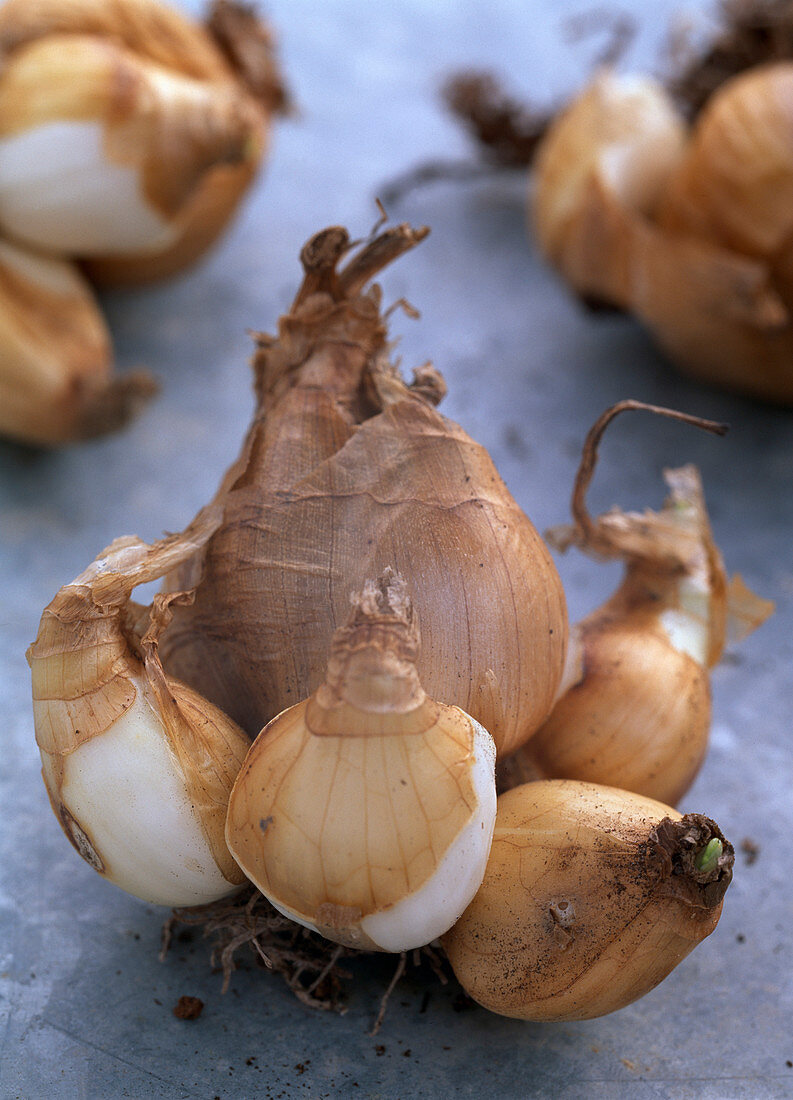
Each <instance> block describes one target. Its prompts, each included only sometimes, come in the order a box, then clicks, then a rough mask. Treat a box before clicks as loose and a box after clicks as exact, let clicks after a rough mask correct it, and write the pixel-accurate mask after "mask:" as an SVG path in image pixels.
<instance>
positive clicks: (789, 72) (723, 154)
mask: <svg viewBox="0 0 793 1100" xmlns="http://www.w3.org/2000/svg"><path fill="white" fill-rule="evenodd" d="M792 97H793V64H791V63H789V62H780V63H778V64H768V65H757V66H755V67H753V68H751V69H749V70H747V71H746V72H744V73H741V74H740V75H738V76H735V77H733V78H732V79H731V80H728V81H727V82H726V83H725V84H723V85H722V86H721V87H720V88H718V89H717V90H716V91H715V92H714V93H713V95H712V96H711V97H710V99H709V100H708V101H707V103H706V104H705V106H704V107H703V110H702V111H701V113H700V114H699V116H698V117H697V120H696V122H695V124H694V126H693V128H692V132H691V137H690V140H689V141H688V144H687V147H686V154H685V157H683V158H682V159H681V162H680V164H679V165H678V166H677V169H676V171H675V172H674V173H673V175H672V177H671V179H670V181H669V186H668V188H667V191H666V193H665V195H664V201H663V204H662V206H661V210H660V212H659V218H658V220H659V224H660V225H661V226H663V227H664V228H668V229H670V230H672V231H673V232H675V233H680V234H684V235H686V236H690V237H698V238H702V239H704V240H706V241H709V242H712V243H714V244H720V245H722V246H723V247H725V248H728V249H731V250H732V251H734V252H737V253H739V254H741V255H744V256H747V257H751V258H754V259H759V260H764V261H766V262H768V263H769V264H770V265H771V266H773V265H774V264H775V263H776V262H777V260H778V259H779V258H780V257H781V256H782V255H783V254H784V252H785V251H786V250H787V251H789V250H790V239H791V234H793V213H791V211H792V210H793V144H791V134H793V106H791V102H792V101H793V100H792Z"/></svg>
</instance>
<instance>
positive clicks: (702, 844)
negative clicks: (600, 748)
mask: <svg viewBox="0 0 793 1100" xmlns="http://www.w3.org/2000/svg"><path fill="white" fill-rule="evenodd" d="M733 860H734V853H733V849H732V845H730V844H729V842H728V841H727V840H725V838H724V837H723V834H722V833H721V831H720V830H719V829H718V826H716V824H715V823H714V822H713V821H711V820H710V819H709V818H706V817H703V816H702V815H699V814H688V815H686V816H685V817H681V816H680V814H678V813H677V812H676V811H675V810H674V809H671V808H670V807H668V806H664V805H663V804H662V803H659V802H656V801H654V800H652V799H647V798H644V797H642V796H640V795H636V794H630V793H628V792H626V791H620V790H616V789H614V788H609V787H604V786H599V785H595V784H588V783H579V782H574V781H566V780H544V781H540V782H536V783H528V784H525V785H523V786H520V787H515V788H513V789H512V790H510V791H507V792H506V793H504V794H502V795H500V796H499V799H498V814H497V818H496V827H495V833H494V836H493V844H492V847H491V851H490V857H489V859H488V865H487V871H486V873H485V877H484V880H483V882H482V885H481V886H480V888H479V891H478V892H477V895H476V897H475V898H474V900H473V902H472V903H471V905H470V906H469V907H468V909H467V910H466V911H465V913H464V914H463V916H462V917H461V918H460V920H459V921H458V922H457V923H456V924H455V925H454V926H453V927H452V929H451V930H450V931H449V932H448V933H446V935H445V936H444V937H443V938H442V944H443V947H444V948H445V950H446V953H447V955H448V957H449V961H450V962H451V965H452V968H453V970H454V972H455V975H456V977H457V979H458V981H459V982H460V984H461V985H462V986H463V988H464V989H465V991H466V993H468V995H469V996H471V997H472V998H473V999H474V1000H475V1001H477V1002H478V1003H479V1004H481V1005H483V1006H484V1007H485V1008H487V1009H489V1010H490V1011H491V1012H496V1013H498V1014H500V1015H503V1016H511V1017H513V1018H517V1019H523V1020H548V1021H551V1020H553V1021H561V1020H586V1019H591V1018H593V1017H596V1016H602V1015H605V1014H606V1013H609V1012H614V1011H616V1010H617V1009H620V1008H623V1007H624V1006H625V1005H628V1004H631V1003H632V1002H633V1001H635V1000H637V999H638V998H639V997H642V996H643V995H644V994H645V993H647V992H649V990H651V989H652V988H653V987H654V986H656V985H657V984H658V983H659V982H660V981H662V980H663V979H664V978H665V977H666V976H667V975H668V974H669V973H670V971H671V970H673V969H674V967H675V966H677V964H678V963H679V962H681V961H682V960H683V959H684V958H685V957H686V955H688V954H689V952H690V951H691V950H693V948H694V947H696V945H697V944H698V943H699V942H700V941H701V940H703V939H704V938H705V937H706V936H708V935H710V933H711V932H712V931H713V930H714V928H715V927H716V925H717V923H718V920H719V916H720V914H721V908H722V900H723V897H724V893H725V891H726V889H727V887H728V886H729V883H730V881H731V878H732V864H733Z"/></svg>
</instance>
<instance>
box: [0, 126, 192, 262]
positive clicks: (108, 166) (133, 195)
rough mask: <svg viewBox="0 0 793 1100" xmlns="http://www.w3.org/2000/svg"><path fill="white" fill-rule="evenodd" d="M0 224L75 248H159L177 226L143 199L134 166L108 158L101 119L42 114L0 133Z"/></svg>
mask: <svg viewBox="0 0 793 1100" xmlns="http://www.w3.org/2000/svg"><path fill="white" fill-rule="evenodd" d="M0 226H1V227H2V228H3V229H4V230H5V231H6V232H7V233H8V234H9V236H12V237H15V238H16V239H18V240H21V241H25V242H26V243H28V244H31V245H33V246H34V247H37V248H42V249H45V250H47V251H50V252H62V253H68V254H71V255H76V256H96V255H106V254H133V255H137V254H139V253H142V252H150V251H157V250H160V249H162V248H165V247H166V246H167V245H169V244H170V243H171V242H172V241H173V240H174V239H175V238H176V234H177V231H176V229H175V228H174V227H173V226H172V225H171V224H170V223H169V222H168V221H167V220H166V219H165V218H164V217H163V216H162V215H161V214H159V213H158V212H157V211H156V210H155V209H154V208H153V207H152V206H151V205H150V204H149V203H148V202H147V201H146V199H145V197H144V195H143V194H142V192H141V179H140V172H139V170H138V169H137V168H136V167H133V166H128V165H121V164H114V163H113V162H112V161H110V160H108V157H107V153H106V152H105V149H104V130H103V127H102V125H101V123H99V122H70V121H67V122H48V123H45V124H43V125H41V126H35V127H33V128H32V129H30V130H25V131H24V132H23V133H20V134H15V135H14V136H13V137H7V138H4V139H3V140H2V141H0Z"/></svg>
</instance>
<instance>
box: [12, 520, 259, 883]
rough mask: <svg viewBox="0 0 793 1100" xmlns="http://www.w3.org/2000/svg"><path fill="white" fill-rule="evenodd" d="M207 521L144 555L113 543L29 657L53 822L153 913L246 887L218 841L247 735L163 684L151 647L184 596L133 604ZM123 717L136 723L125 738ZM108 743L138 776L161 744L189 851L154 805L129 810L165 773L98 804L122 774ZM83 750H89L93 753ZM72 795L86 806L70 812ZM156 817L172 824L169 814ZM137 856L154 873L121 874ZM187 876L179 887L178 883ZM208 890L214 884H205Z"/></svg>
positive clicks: (55, 610) (139, 546) (53, 609)
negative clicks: (136, 593)
mask: <svg viewBox="0 0 793 1100" xmlns="http://www.w3.org/2000/svg"><path fill="white" fill-rule="evenodd" d="M216 523H217V516H216V515H213V513H212V512H211V510H210V511H205V512H203V513H201V514H200V515H199V516H198V517H197V518H196V520H195V521H194V523H193V524H191V526H190V527H189V528H188V529H187V530H186V531H185V532H184V533H183V534H182V535H180V536H178V537H175V536H170V537H168V538H166V539H164V540H163V541H162V542H160V543H156V544H154V545H152V546H149V545H147V544H146V543H143V542H141V541H140V540H139V539H136V538H121V539H117V540H116V541H115V542H114V543H112V544H111V546H109V547H108V548H107V549H106V550H104V551H103V552H102V553H101V554H100V555H99V557H98V558H97V559H96V560H95V561H94V562H93V563H92V564H91V565H90V566H89V567H88V569H86V570H85V571H84V572H83V573H81V574H80V576H79V577H77V578H76V579H75V580H74V581H73V582H72V583H71V584H68V585H65V586H64V587H63V588H62V589H61V590H60V591H59V592H58V593H57V595H56V596H55V598H54V599H53V600H52V602H51V603H50V604H49V606H48V607H47V608H46V609H45V611H44V613H43V614H42V618H41V623H40V626H39V631H38V635H37V637H36V640H35V642H34V643H33V644H32V645H31V646H30V648H29V650H28V661H29V663H30V666H31V671H32V681H33V713H34V722H35V730H36V740H37V743H38V746H39V749H40V751H41V755H42V764H43V769H42V774H43V777H44V781H45V784H46V786H47V791H48V794H49V797H50V801H51V804H52V808H53V811H54V813H55V815H56V817H57V818H58V820H59V822H60V824H61V826H62V827H63V830H64V832H65V833H66V835H67V837H68V838H69V840H70V841H71V842H72V844H73V845H74V847H75V848H76V849H77V851H78V852H79V854H80V855H81V856H82V857H83V858H84V859H85V860H86V861H87V862H88V863H90V864H91V865H92V866H93V867H94V868H95V869H96V870H97V871H99V872H100V873H101V874H102V875H104V876H105V877H107V878H109V879H110V880H111V881H114V882H116V883H117V884H118V885H120V886H122V887H124V888H125V889H130V890H131V892H135V893H139V894H140V896H142V897H144V898H146V899H147V900H151V901H155V902H158V903H161V904H170V905H174V904H190V903H195V902H200V901H211V900H213V898H217V897H219V896H221V895H222V894H224V893H229V892H231V891H232V890H233V889H235V887H237V886H238V885H239V884H240V883H241V882H242V881H243V880H244V876H243V875H242V873H241V872H240V870H239V868H238V867H237V866H236V864H235V863H234V861H233V859H232V858H231V856H230V854H229V852H228V850H227V848H226V844H225V840H224V836H223V832H224V826H225V816H226V807H227V803H228V796H229V793H230V791H231V787H232V784H233V781H234V779H235V777H236V774H237V772H238V770H239V768H240V765H241V764H242V761H243V759H244V756H245V753H246V751H247V749H248V745H249V742H248V738H247V737H246V736H245V734H244V733H243V732H242V731H241V730H240V729H239V728H238V727H237V726H235V725H234V723H232V722H230V721H229V719H228V718H226V716H225V715H223V714H222V713H221V712H220V711H218V709H217V708H216V707H213V706H211V704H208V703H207V702H206V700H204V699H203V698H202V697H201V696H200V695H199V694H198V693H197V692H195V691H193V690H192V689H190V688H187V687H185V686H184V685H182V684H179V683H178V682H176V681H174V680H173V679H172V678H170V677H167V676H166V675H165V673H164V672H163V669H162V665H161V663H160V659H159V653H158V639H159V635H160V633H161V631H162V629H163V627H164V625H165V624H166V623H167V622H168V620H169V618H170V615H171V609H172V607H173V605H174V603H175V602H178V601H180V600H184V599H189V598H190V595H189V593H172V594H171V595H169V596H168V597H156V598H155V601H154V604H153V606H152V608H151V609H148V610H146V609H143V608H141V607H139V606H138V605H136V604H134V603H133V602H132V601H131V599H130V596H131V593H132V591H133V589H134V588H135V587H136V586H137V585H139V584H144V583H146V582H148V581H152V580H156V579H157V578H158V577H161V576H162V574H163V572H164V571H165V570H167V569H168V568H171V567H173V566H174V565H175V564H176V563H178V562H179V561H180V560H182V559H183V558H184V557H185V555H186V554H188V553H190V552H191V551H192V550H194V549H195V547H196V546H198V545H200V544H201V543H202V542H203V541H205V540H206V539H207V538H208V537H209V535H210V533H211V531H212V530H214V528H215V526H216ZM127 715H129V716H131V717H132V718H133V721H134V722H135V727H134V729H132V730H130V729H127V728H124V730H123V732H120V731H121V729H122V722H121V720H122V719H124V718H125V716H127ZM108 737H110V738H111V741H110V742H108V743H109V744H113V745H116V744H117V741H118V738H119V737H120V738H122V739H123V741H124V745H125V748H124V757H125V759H127V760H128V762H129V766H131V767H132V768H133V770H134V768H136V767H137V766H138V765H137V764H136V760H138V759H144V756H141V754H147V753H148V755H145V759H148V758H149V757H151V754H152V749H151V745H150V742H151V741H152V739H154V740H156V741H158V742H161V744H162V748H159V747H158V746H157V745H155V746H154V750H153V751H154V754H155V757H156V759H157V760H158V761H159V762H160V766H161V767H162V768H164V769H166V770H167V772H168V776H169V777H170V778H167V777H166V778H167V781H166V782H165V786H164V789H167V790H169V791H170V790H174V789H176V790H177V791H178V794H179V797H180V798H181V799H182V801H183V802H184V804H185V807H186V809H185V814H189V820H190V824H189V826H188V828H192V829H193V830H194V833H195V837H194V838H193V840H191V842H190V850H189V851H181V850H178V845H177V843H176V841H175V840H174V837H173V836H172V835H170V834H168V833H163V834H160V833H159V832H158V831H157V829H158V826H157V822H156V821H155V820H154V818H155V817H156V816H157V814H158V813H159V808H158V807H157V806H153V807H152V809H151V810H150V811H146V812H145V813H144V811H142V810H141V809H139V807H138V802H140V803H143V801H144V798H143V795H144V793H145V788H149V787H151V789H152V790H157V789H159V787H158V784H159V783H160V781H161V780H162V779H163V777H162V776H161V775H156V774H151V773H149V774H144V775H143V776H142V777H141V778H140V779H139V780H137V782H141V783H143V784H144V786H143V787H141V788H140V789H139V790H138V791H137V795H136V792H135V791H133V792H131V793H129V798H128V801H126V803H125V804H123V805H109V804H105V802H104V801H103V800H113V797H114V796H113V794H112V791H113V790H114V785H115V784H116V783H117V782H121V783H122V784H123V783H124V782H125V781H126V778H127V777H125V776H124V775H121V774H119V772H118V769H119V768H121V767H123V765H122V764H121V762H120V760H121V753H114V752H110V751H105V749H104V748H103V749H102V754H103V755H102V757H101V758H100V762H99V764H97V763H96V751H95V749H94V746H96V745H98V744H99V743H100V742H102V740H103V738H104V739H106V738H108ZM114 738H115V740H113V739H114ZM87 746H91V747H92V752H91V754H90V756H86V753H85V748H86V747H87ZM163 750H164V751H163ZM89 773H90V774H91V775H93V776H94V777H95V778H94V780H93V781H92V783H91V784H89V789H87V790H86V787H85V784H86V780H85V779H84V776H85V775H87V774H89ZM75 791H79V792H81V793H80V794H79V795H75ZM75 797H78V798H79V799H80V800H81V804H83V805H84V806H85V807H88V809H83V811H82V812H81V811H79V810H78V809H76V806H75V802H74V798H75ZM162 810H163V814H164V818H167V815H168V811H169V807H168V806H162ZM108 822H110V824H109V825H108ZM116 822H118V823H116ZM119 834H120V835H119ZM138 846H141V847H142V848H143V850H144V851H148V850H149V849H151V864H150V867H149V870H148V872H147V871H146V869H145V868H144V870H143V873H142V874H141V873H140V871H139V868H137V867H135V869H134V871H132V872H131V871H130V869H129V859H130V858H131V859H132V861H133V862H134V860H135V859H136V858H137V853H136V851H135V850H136V848H137V847H138ZM171 846H173V850H171ZM203 847H206V849H208V853H207V857H206V858H207V859H208V860H210V862H209V864H208V868H207V869H206V870H204V871H203V872H200V875H199V881H198V884H197V885H196V882H195V881H194V880H195V875H196V867H195V862H196V857H195V855H194V853H193V849H196V850H198V851H199V853H200V851H201V850H202V848H203ZM147 873H150V876H151V881H150V882H149V881H147ZM201 875H203V879H202V878H201ZM185 877H186V879H187V880H189V884H188V886H187V887H184V886H183V885H182V882H183V880H184V879H185ZM204 880H209V881H208V885H207V886H206V887H204V886H203V885H202V882H203V881H204ZM131 882H134V884H135V888H134V889H133V887H132V886H131V885H130V883H131ZM202 890H206V892H205V893H204V894H202ZM185 891H186V892H185Z"/></svg>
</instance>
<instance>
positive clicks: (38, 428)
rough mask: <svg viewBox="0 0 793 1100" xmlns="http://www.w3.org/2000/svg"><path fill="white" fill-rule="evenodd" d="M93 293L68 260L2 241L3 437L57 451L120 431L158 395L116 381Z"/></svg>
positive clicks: (127, 378)
mask: <svg viewBox="0 0 793 1100" xmlns="http://www.w3.org/2000/svg"><path fill="white" fill-rule="evenodd" d="M111 368H112V354H111V348H110V337H109V334H108V331H107V326H106V325H105V322H104V319H103V318H102V315H101V313H100V311H99V306H98V304H97V301H96V298H95V297H94V294H93V291H92V290H91V288H90V286H89V285H88V283H87V282H86V280H85V279H84V278H83V277H82V275H81V274H80V272H79V271H78V269H77V267H76V266H75V265H74V264H72V263H70V262H69V261H68V260H63V259H57V258H56V257H53V256H44V255H40V254H39V253H36V252H33V251H31V250H29V249H26V248H19V247H17V246H15V245H12V244H11V243H10V242H8V241H3V240H0V434H2V435H7V436H11V437H13V438H15V439H21V440H24V441H25V442H28V443H36V444H43V445H52V444H57V443H64V442H66V441H69V440H76V439H85V438H88V437H91V436H96V435H101V434H102V433H104V432H106V431H111V430H113V429H115V428H118V427H120V426H121V425H122V424H123V423H124V422H125V421H126V420H127V419H129V418H130V417H131V416H133V415H134V414H135V413H136V412H137V411H138V409H139V408H140V407H141V406H142V405H144V404H145V403H146V401H148V399H149V398H150V397H151V396H152V395H153V394H154V393H155V392H156V390H157V386H156V383H155V381H154V379H153V378H152V377H151V376H150V375H149V374H147V373H146V372H145V371H134V372H131V373H129V374H125V375H120V376H114V375H113V374H112V369H111Z"/></svg>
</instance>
